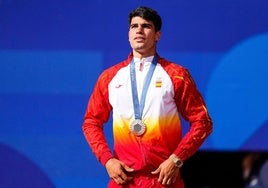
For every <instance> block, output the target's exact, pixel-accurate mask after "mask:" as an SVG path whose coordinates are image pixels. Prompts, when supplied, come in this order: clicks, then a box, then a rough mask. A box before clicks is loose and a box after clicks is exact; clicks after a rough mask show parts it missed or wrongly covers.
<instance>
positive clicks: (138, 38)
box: [134, 37, 145, 42]
mask: <svg viewBox="0 0 268 188" xmlns="http://www.w3.org/2000/svg"><path fill="white" fill-rule="evenodd" d="M134 40H135V41H137V42H139V41H144V40H145V38H144V37H135V38H134Z"/></svg>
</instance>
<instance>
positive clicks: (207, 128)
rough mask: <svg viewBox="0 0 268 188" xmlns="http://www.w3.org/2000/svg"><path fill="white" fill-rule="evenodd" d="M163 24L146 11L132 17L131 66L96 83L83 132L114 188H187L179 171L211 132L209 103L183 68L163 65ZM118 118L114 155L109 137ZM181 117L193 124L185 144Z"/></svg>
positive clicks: (127, 63)
mask: <svg viewBox="0 0 268 188" xmlns="http://www.w3.org/2000/svg"><path fill="white" fill-rule="evenodd" d="M161 26H162V20H161V17H160V16H159V14H158V13H157V12H156V11H155V10H153V9H151V8H148V7H138V8H137V9H135V10H133V11H132V12H130V14H129V32H128V37H129V42H130V46H131V48H132V52H131V53H130V54H129V56H128V58H127V59H126V60H124V61H122V62H120V63H118V64H116V65H114V66H112V67H110V68H108V69H106V70H104V71H103V73H102V74H101V75H100V76H99V78H98V80H97V83H96V85H95V87H94V90H93V92H92V94H91V97H90V99H89V102H88V107H87V109H86V112H85V118H84V123H83V127H82V128H83V132H84V135H85V138H86V140H87V142H88V143H89V146H90V147H91V149H92V151H93V153H94V154H95V155H96V157H97V159H98V160H99V161H100V163H102V164H103V165H104V166H105V168H106V170H107V172H108V175H109V177H110V181H109V183H108V187H109V188H135V187H144V188H145V187H146V188H150V187H152V188H164V187H170V188H183V187H184V183H183V180H182V178H181V176H180V168H181V166H182V165H183V163H184V161H185V160H187V159H188V158H189V157H191V156H192V155H193V154H194V153H195V152H196V151H197V150H198V148H199V147H200V146H201V144H202V143H203V142H204V140H205V139H206V138H207V137H208V135H209V134H210V133H211V132H212V121H211V118H210V116H209V114H208V111H207V108H206V106H205V102H204V100H203V98H202V96H201V94H200V92H199V91H198V90H197V87H196V85H195V83H194V81H193V79H192V77H191V75H190V73H189V72H188V71H187V69H186V68H184V67H182V66H180V65H178V64H175V63H173V62H170V61H168V60H166V59H164V58H163V57H161V56H160V55H159V54H158V53H157V51H156V46H157V42H158V41H159V39H160V37H161ZM110 113H112V118H113V137H114V148H113V150H111V149H110V148H109V146H108V144H107V141H106V138H105V135H104V124H105V123H106V122H107V121H108V119H109V116H110ZM181 117H183V118H184V119H185V120H187V121H188V122H189V125H190V128H189V131H188V132H187V133H186V134H185V136H184V137H183V136H182V128H181Z"/></svg>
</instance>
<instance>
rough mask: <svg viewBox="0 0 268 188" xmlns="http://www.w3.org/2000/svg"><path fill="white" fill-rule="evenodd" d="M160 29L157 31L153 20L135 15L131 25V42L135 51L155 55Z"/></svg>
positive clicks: (129, 35)
mask: <svg viewBox="0 0 268 188" xmlns="http://www.w3.org/2000/svg"><path fill="white" fill-rule="evenodd" d="M160 36H161V33H160V31H158V32H155V28H154V25H153V23H152V22H151V21H147V20H144V19H143V18H141V17H133V18H132V20H131V23H130V26H129V32H128V37H129V42H130V46H131V47H132V49H133V51H134V53H135V52H137V53H139V54H143V55H154V53H155V49H156V43H157V41H158V40H159V39H160Z"/></svg>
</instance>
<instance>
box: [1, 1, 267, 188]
mask: <svg viewBox="0 0 268 188" xmlns="http://www.w3.org/2000/svg"><path fill="white" fill-rule="evenodd" d="M140 5H145V6H150V7H152V8H155V9H156V10H157V11H158V12H159V14H160V15H161V16H162V19H163V28H162V38H161V40H160V41H159V44H158V53H159V54H160V56H163V57H165V58H167V59H169V60H171V61H174V62H176V63H178V64H181V65H183V66H185V67H186V68H187V69H189V71H190V72H191V74H192V76H193V78H194V79H195V81H196V84H197V86H198V88H199V90H200V92H201V93H202V94H203V96H204V98H205V100H206V103H207V106H208V109H209V111H210V114H211V116H212V119H213V122H214V132H213V133H212V134H211V136H210V137H209V138H208V139H207V141H206V142H205V143H204V144H203V145H202V147H201V148H200V150H199V151H198V152H197V153H196V154H195V155H194V156H193V157H192V158H190V159H189V160H188V161H187V162H186V164H185V165H184V167H183V168H182V174H183V177H184V179H185V183H186V188H187V187H189V188H192V187H193V188H199V187H200V188H201V187H206V188H209V187H216V188H220V187H225V188H226V187H229V188H239V187H243V186H244V179H243V178H244V177H243V176H244V169H245V167H244V166H245V165H243V164H244V159H245V158H246V156H248V155H249V154H254V155H255V154H257V155H263V154H264V155H266V154H267V152H268V139H267V135H268V108H267V106H268V100H267V96H268V88H267V80H268V65H267V62H268V1H267V0H218V1H215V0H203V1H199V0H169V1H164V0H159V1H153V0H146V1H141V0H135V1H119V0H112V1H104V0H94V1H90V0H77V1H72V0H23V1H21V0H0V187H1V188H32V187H33V188H73V187H79V188H90V187H92V188H98V187H100V188H102V187H106V184H107V181H108V175H107V173H106V171H105V169H104V168H103V166H101V165H100V164H99V163H98V162H97V160H96V158H95V156H94V155H93V154H92V152H91V150H90V149H89V147H88V145H87V143H86V140H85V138H84V136H83V133H82V130H81V126H82V122H83V116H84V112H85V109H86V106H87V102H88V99H89V96H90V94H91V91H92V89H93V87H94V85H95V82H96V79H97V77H98V75H99V74H100V72H101V71H102V70H104V69H105V68H107V67H109V66H111V65H114V64H115V63H118V62H119V61H121V60H124V59H125V58H126V57H127V56H128V54H129V53H130V50H131V49H130V47H129V43H128V13H129V12H130V11H131V10H132V9H134V8H136V7H137V6H140ZM188 128H189V125H188V124H187V123H186V122H183V130H184V132H186V131H187V130H188ZM105 134H106V135H107V138H108V142H109V144H110V145H111V146H112V144H113V143H112V134H111V120H110V121H109V122H108V123H107V125H106V129H105Z"/></svg>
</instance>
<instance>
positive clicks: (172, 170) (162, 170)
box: [152, 159, 180, 185]
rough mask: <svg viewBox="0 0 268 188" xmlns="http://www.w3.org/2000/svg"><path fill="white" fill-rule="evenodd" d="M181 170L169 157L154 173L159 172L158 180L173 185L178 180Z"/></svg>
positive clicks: (163, 183)
mask: <svg viewBox="0 0 268 188" xmlns="http://www.w3.org/2000/svg"><path fill="white" fill-rule="evenodd" d="M179 170H180V169H179V168H178V167H176V166H175V163H174V162H173V161H172V160H171V159H167V160H165V161H164V162H163V163H161V164H160V165H159V167H158V168H157V169H156V170H155V171H153V172H152V174H159V177H158V181H159V182H160V183H161V184H162V185H171V184H173V183H174V182H175V181H176V179H177V176H178V174H179Z"/></svg>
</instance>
